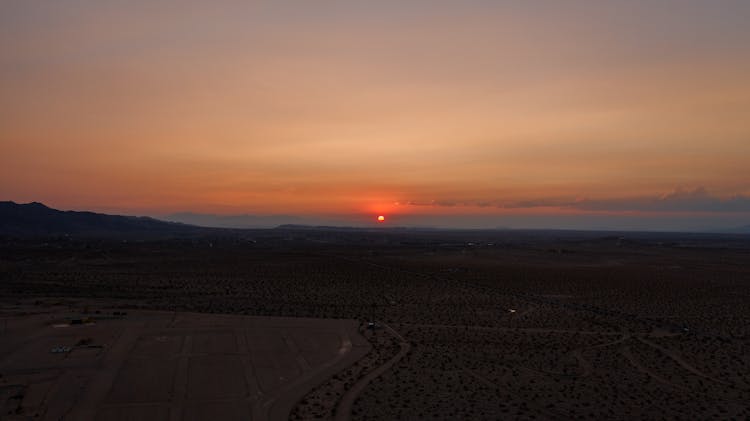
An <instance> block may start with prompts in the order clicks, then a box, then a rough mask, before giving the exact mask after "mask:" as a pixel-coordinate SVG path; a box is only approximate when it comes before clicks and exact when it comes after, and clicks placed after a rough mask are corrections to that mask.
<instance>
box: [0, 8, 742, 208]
mask: <svg viewBox="0 0 750 421" xmlns="http://www.w3.org/2000/svg"><path fill="white" fill-rule="evenodd" d="M103 3H105V2H83V1H66V2H41V3H37V2H26V1H10V2H3V3H2V4H0V148H1V149H0V200H15V201H20V202H25V201H32V200H35V201H42V202H44V203H47V204H49V205H50V206H54V207H58V208H63V209H70V208H73V209H94V210H106V211H110V212H120V213H136V214H167V213H171V212H177V211H193V212H206V213H219V214H230V213H251V214H252V213H256V214H279V213H283V214H296V215H302V214H315V215H332V214H357V213H379V212H389V213H405V214H408V213H420V214H421V213H427V214H436V215H439V214H442V213H468V214H471V213H482V214H487V213H497V214H498V215H502V214H504V213H508V212H512V213H519V212H529V213H534V212H542V211H543V212H547V211H553V212H554V211H557V210H559V211H560V212H570V211H573V212H576V211H580V212H584V211H591V209H585V207H579V206H578V205H576V204H575V203H577V201H578V202H580V201H595V202H597V203H596V206H594V205H591V206H593V207H597V209H598V210H606V211H620V210H622V209H628V208H632V209H631V210H635V211H644V212H647V211H654V209H650V208H649V206H645V208H643V209H641V207H643V206H642V203H641V202H642V201H644V200H645V201H648V200H649V198H653V199H654V200H657V201H658V200H659V198H664V197H666V196H665V195H667V196H668V195H669V194H670V192H675V191H682V190H684V191H687V192H698V193H695V194H694V195H693V196H691V197H694V198H697V200H698V201H699V202H700V201H701V200H703V202H706V203H707V202H708V201H714V202H716V204H715V206H714V205H707V204H705V203H704V204H703V205H696V206H695V207H694V208H691V206H692V205H691V203H693V202H691V201H690V200H692V199H690V200H687V199H685V200H682V199H679V200H678V201H677V202H675V203H677V204H676V205H675V206H674V209H672V208H669V209H668V210H670V211H685V212H698V211H706V210H707V209H708V210H709V211H710V212H723V211H725V209H723V208H722V206H723V205H722V204H726V203H729V202H728V201H731V200H735V202H731V203H733V204H732V205H731V206H729V207H730V208H731V209H727V210H726V211H729V210H731V211H733V212H745V213H750V205H748V204H747V203H745V201H746V200H745V199H746V197H748V196H750V123H748V122H750V78H749V77H748V75H750V43H748V42H747V40H750V25H747V22H748V21H749V19H750V3H748V2H744V1H721V0H719V1H716V2H703V1H692V0H684V1H682V0H681V1H676V0H675V1H660V2H632V1H622V2H615V1H612V2H599V1H590V2H584V1H579V2H564V3H565V6H563V5H562V3H563V2H551V1H550V2H520V1H519V2H489V1H475V2H472V1H466V2H463V1H462V2H457V1H429V2H428V1H414V2H408V5H407V4H405V3H407V2H401V1H378V2H364V1H362V2H359V1H348V2H303V1H300V2H291V1H274V2H265V3H261V2H258V3H252V2H239V1H217V2H205V3H204V4H202V5H201V4H199V3H198V2H179V3H177V2H162V1H155V2H152V1H148V2H146V1H144V2H139V1H132V2H122V3H120V2H106V3H107V4H103ZM531 3H533V5H532V4H531ZM650 3H655V4H650ZM178 4H179V6H178ZM669 200H671V196H670V199H669ZM680 200H682V201H680ZM749 200H750V199H749ZM629 201H633V203H634V204H632V205H627V206H626V205H623V203H630V202H629ZM703 202H701V203H703ZM396 203H398V204H396ZM587 203H588V202H587ZM612 203H616V204H617V205H616V206H612V209H607V207H608V206H609V205H606V204H612ZM670 203H671V202H670ZM524 204H525V205H524ZM603 204H604V205H603ZM448 205H450V206H448ZM553 205H554V206H553ZM678 205H679V206H678ZM639 206H640V207H639ZM601 207H603V208H604V209H600V208H601ZM657 207H658V206H657ZM540 208H543V209H540ZM579 208H580V209H579ZM658 210H659V209H656V211H658Z"/></svg>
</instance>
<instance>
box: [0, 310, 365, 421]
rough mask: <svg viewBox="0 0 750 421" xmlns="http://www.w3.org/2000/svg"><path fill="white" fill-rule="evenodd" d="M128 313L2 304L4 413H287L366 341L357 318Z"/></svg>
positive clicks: (246, 416)
mask: <svg viewBox="0 0 750 421" xmlns="http://www.w3.org/2000/svg"><path fill="white" fill-rule="evenodd" d="M122 313H123V311H120V310H111V309H106V308H102V309H97V310H94V309H88V312H87V313H86V314H83V313H81V312H71V311H69V309H68V308H67V307H50V308H46V309H45V310H44V311H40V309H39V308H38V307H33V306H29V307H28V308H25V307H24V306H23V305H20V306H14V307H13V308H8V307H5V308H3V318H2V320H1V321H0V329H1V330H0V332H2V335H1V336H0V374H1V375H2V377H0V391H2V393H3V396H2V398H3V403H4V407H3V408H2V409H3V413H2V415H0V418H2V419H8V420H13V419H18V420H21V419H24V420H25V419H42V420H60V419H66V420H67V419H70V420H84V419H95V420H102V421H105V420H118V421H120V420H205V419H213V420H250V419H252V420H267V419H270V420H278V419H287V417H288V414H289V412H290V410H291V408H292V407H293V406H294V404H295V403H296V402H297V401H298V400H299V399H300V398H301V397H302V396H304V394H305V393H307V392H308V391H309V390H310V389H311V388H313V387H314V386H315V385H317V384H319V383H321V382H323V381H325V380H326V379H328V378H329V377H330V376H331V375H333V374H335V373H336V372H339V371H341V370H342V369H344V368H346V367H347V366H349V365H351V364H352V363H353V362H355V361H356V360H358V359H360V358H361V357H362V356H363V355H365V354H366V353H367V352H368V351H369V350H370V344H369V342H367V341H366V340H365V339H364V338H363V337H362V336H361V335H360V334H359V333H358V322H356V321H353V320H330V319H329V320H326V319H309V318H291V317H252V316H233V315H209V314H197V313H185V312H161V311H144V310H141V311H127V312H126V314H122ZM71 322H72V323H71ZM79 322H80V324H78V323H79Z"/></svg>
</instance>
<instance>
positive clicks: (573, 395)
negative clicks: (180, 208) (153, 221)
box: [0, 230, 750, 420]
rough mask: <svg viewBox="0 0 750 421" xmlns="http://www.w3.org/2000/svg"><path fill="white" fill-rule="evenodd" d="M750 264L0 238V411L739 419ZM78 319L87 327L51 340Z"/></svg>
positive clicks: (654, 247) (735, 257) (495, 239)
mask: <svg viewBox="0 0 750 421" xmlns="http://www.w3.org/2000/svg"><path fill="white" fill-rule="evenodd" d="M748 262H750V240H748V238H747V237H746V236H710V235H688V234H614V233H574V232H517V231H470V232H437V231H436V232H429V231H427V232H410V231H403V232H399V231H382V232H378V231H371V232H362V231H333V230H266V231H261V230H259V231H257V232H248V233H246V234H245V236H244V237H237V236H229V237H227V238H193V239H183V240H170V241H146V242H133V241H129V242H121V241H118V242H115V241H101V240H86V239H70V238H57V239H46V240H33V241H32V240H15V239H5V240H4V241H3V242H2V243H0V289H1V290H0V292H1V294H0V297H2V300H1V301H2V302H3V309H4V310H3V311H4V313H3V323H7V326H6V327H4V328H3V330H1V331H2V340H1V343H2V354H1V355H0V357H1V358H2V359H1V360H0V375H2V377H0V388H1V389H0V390H2V391H3V392H2V393H3V395H2V400H1V401H0V402H3V405H4V406H3V411H4V412H3V414H7V415H4V416H9V417H10V416H16V417H19V418H20V419H28V417H32V418H31V419H33V416H34V414H35V411H39V410H41V409H40V408H47V409H46V410H44V411H47V412H43V413H42V415H44V416H47V415H57V414H63V413H67V414H70V415H71V416H72V415H73V414H85V415H87V416H88V415H91V414H93V415H95V416H96V417H100V418H101V419H131V418H128V417H132V419H144V417H146V415H145V414H147V415H148V416H151V417H155V418H154V419H230V418H231V416H237V417H240V418H245V417H247V418H251V419H264V417H270V418H271V419H283V418H286V417H289V418H292V419H311V418H315V419H336V420H345V419H350V418H352V419H498V418H514V419H634V418H639V419H655V418H669V419H745V418H747V417H750V265H748ZM97 310H98V311H100V313H99V314H97V313H96V311H97ZM154 310H159V311H162V312H153V311H154ZM115 311H117V312H127V315H126V316H124V317H119V318H118V317H114V316H113V312H115ZM84 313H85V314H84ZM102 315H108V318H105V319H102V320H99V319H97V316H99V317H100V318H101V317H102ZM73 317H79V318H82V317H93V318H94V319H95V320H96V323H95V324H94V325H90V326H88V325H83V326H80V325H76V326H70V327H68V328H62V327H60V328H56V327H54V325H55V324H60V323H64V321H65V320H69V319H70V318H73ZM263 317H271V319H267V320H266V319H263ZM279 317H286V319H278V318H279ZM345 320H348V321H345ZM369 322H373V323H375V325H373V326H371V327H370V328H368V323H369ZM263 326H266V327H263ZM0 327H1V326H0ZM272 327H273V328H272ZM86 329H88V331H87V330H86ZM317 331H319V332H320V334H317V333H315V332H317ZM79 332H80V333H79ZM84 332H86V333H84ZM89 332H90V333H89ZM311 332H313V333H311ZM347 337H348V338H349V340H350V341H351V343H352V347H351V349H350V350H349V352H347V353H344V357H342V356H341V354H339V352H341V350H342V349H346V347H345V346H344V348H342V346H343V345H342V344H345V343H346V340H345V338H347ZM360 338H362V339H360ZM88 339H91V341H88ZM91 345H93V346H94V347H91ZM57 346H69V347H71V348H72V350H71V351H70V352H68V353H62V354H59V353H51V352H50V351H51V349H52V348H54V347H57ZM96 346H102V347H101V348H97V347H96ZM45 367H47V368H45ZM40 373H46V374H40ZM66 373H67V374H66ZM60 385H65V387H64V388H63V387H61V386H60ZM91 385H94V386H91ZM76 391H77V392H76ZM259 393H260V394H259ZM74 396H80V399H79V398H76V397H74ZM269 402H270V403H269ZM66 411H70V412H66ZM24 417H27V418H24ZM247 418H246V419H247ZM50 419H52V418H50ZM70 419H76V418H70Z"/></svg>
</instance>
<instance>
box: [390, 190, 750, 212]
mask: <svg viewBox="0 0 750 421" xmlns="http://www.w3.org/2000/svg"><path fill="white" fill-rule="evenodd" d="M405 203H406V204H408V205H414V206H449V207H450V206H481V207H487V206H494V207H498V208H505V209H523V208H526V209H528V208H543V207H557V208H570V209H579V210H588V211H610V212H616V211H641V212H750V197H747V196H743V195H734V196H731V197H728V198H721V197H718V196H714V195H711V194H710V193H709V192H708V191H707V190H706V189H705V188H704V187H698V188H695V189H685V188H678V189H675V190H673V191H672V192H669V193H667V194H664V195H661V196H643V197H631V198H622V199H575V200H572V199H569V200H566V199H538V200H526V201H520V202H511V203H506V202H501V201H480V200H476V201H452V200H437V201H430V202H419V201H408V202H405Z"/></svg>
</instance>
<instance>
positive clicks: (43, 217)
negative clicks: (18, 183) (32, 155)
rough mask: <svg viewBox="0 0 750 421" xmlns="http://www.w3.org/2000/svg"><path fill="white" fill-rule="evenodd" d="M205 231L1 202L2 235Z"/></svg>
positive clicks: (140, 219) (139, 234)
mask: <svg viewBox="0 0 750 421" xmlns="http://www.w3.org/2000/svg"><path fill="white" fill-rule="evenodd" d="M205 231H206V229H205V228H199V227H194V226H191V225H186V224H182V223H177V222H165V221H160V220H158V219H154V218H150V217H146V216H122V215H107V214H102V213H94V212H78V211H61V210H57V209H53V208H50V207H47V206H45V205H44V204H42V203H38V202H32V203H26V204H19V203H15V202H11V201H5V202H0V235H11V236H21V237H26V236H52V235H76V236H108V237H109V236H119V237H134V236H135V237H148V238H152V237H158V236H178V235H186V234H195V233H199V232H205Z"/></svg>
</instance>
